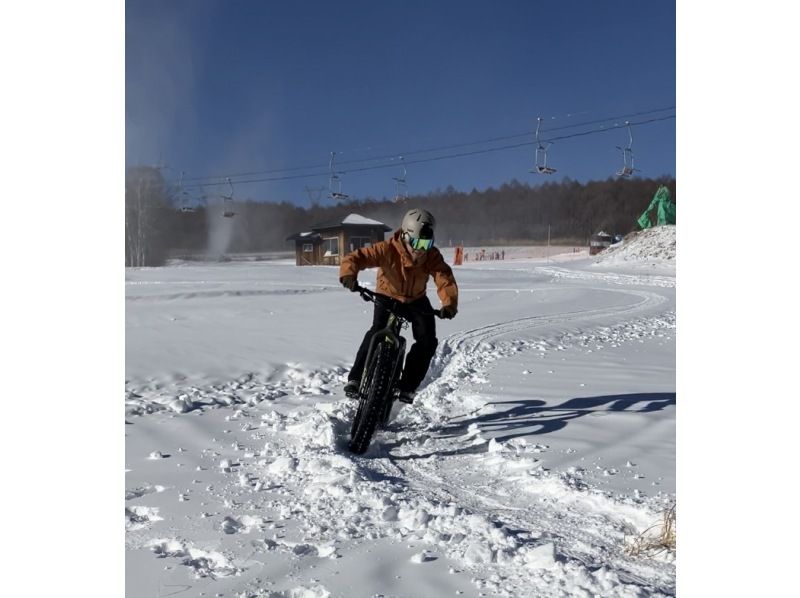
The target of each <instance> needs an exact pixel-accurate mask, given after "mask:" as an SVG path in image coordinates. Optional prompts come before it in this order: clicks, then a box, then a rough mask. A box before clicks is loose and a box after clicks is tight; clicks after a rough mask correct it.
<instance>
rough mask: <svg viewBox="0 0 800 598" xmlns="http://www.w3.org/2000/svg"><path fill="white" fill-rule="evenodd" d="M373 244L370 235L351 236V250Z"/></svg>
mask: <svg viewBox="0 0 800 598" xmlns="http://www.w3.org/2000/svg"><path fill="white" fill-rule="evenodd" d="M370 245H372V239H371V238H370V237H350V251H355V250H356V249H361V248H362V247H369V246H370Z"/></svg>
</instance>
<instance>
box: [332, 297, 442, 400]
mask: <svg viewBox="0 0 800 598" xmlns="http://www.w3.org/2000/svg"><path fill="white" fill-rule="evenodd" d="M409 308H410V309H409ZM417 310H421V311H423V312H432V311H433V306H432V305H431V302H430V299H428V298H427V297H422V298H420V299H417V300H416V301H412V302H411V303H408V304H407V306H406V305H403V306H401V308H400V310H399V311H398V313H399V315H401V316H403V317H404V318H406V319H407V320H408V321H409V322H410V323H411V332H412V333H413V335H414V344H413V345H411V349H409V351H408V354H407V355H406V362H405V365H404V366H403V373H402V375H401V376H400V382H399V383H398V388H399V389H400V390H401V391H408V392H414V391H415V390H417V387H418V386H419V385H420V384H421V383H422V379H423V378H425V374H426V373H428V366H430V364H431V359H433V354H434V353H436V346H437V345H438V344H439V341H438V339H437V338H436V320H435V319H434V316H433V314H430V313H428V314H422V313H420V312H419V311H417ZM388 321H389V310H387V309H386V308H384V307H383V306H382V305H380V304H379V303H376V304H375V313H374V315H373V318H372V328H370V329H369V330H368V331H367V333H366V334H365V335H364V340H363V341H361V346H360V347H359V348H358V353H356V360H355V363H353V368H352V369H351V370H350V374H348V376H347V378H348V380H356V381H360V380H361V375H362V374H363V373H364V365H365V362H366V360H367V351H369V342H370V340H372V335H373V334H375V333H376V332H378V331H379V330H382V329H383V328H385V327H386V323H387V322H388Z"/></svg>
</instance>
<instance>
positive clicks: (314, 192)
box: [306, 185, 327, 206]
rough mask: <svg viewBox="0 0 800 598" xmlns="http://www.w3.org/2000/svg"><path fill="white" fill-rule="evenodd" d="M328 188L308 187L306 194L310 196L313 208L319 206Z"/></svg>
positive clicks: (309, 199)
mask: <svg viewBox="0 0 800 598" xmlns="http://www.w3.org/2000/svg"><path fill="white" fill-rule="evenodd" d="M326 188H327V187H309V186H307V185H306V193H307V194H308V201H310V202H311V205H312V206H318V205H319V200H320V198H321V197H322V192H323V191H325V189H326Z"/></svg>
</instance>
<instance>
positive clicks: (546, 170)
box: [530, 116, 556, 174]
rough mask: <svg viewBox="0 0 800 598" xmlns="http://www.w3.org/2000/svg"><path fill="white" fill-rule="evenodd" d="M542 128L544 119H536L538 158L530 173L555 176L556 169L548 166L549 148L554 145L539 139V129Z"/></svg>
mask: <svg viewBox="0 0 800 598" xmlns="http://www.w3.org/2000/svg"><path fill="white" fill-rule="evenodd" d="M541 126H542V117H541V116H539V117H537V118H536V157H535V163H534V166H533V168H532V169H531V170H530V172H535V173H536V174H553V173H554V172H556V169H555V168H553V167H552V166H548V165H547V148H548V147H550V146H551V145H553V144H552V143H550V142H544V143H543V142H542V141H541V140H540V139H539V128H540V127H541Z"/></svg>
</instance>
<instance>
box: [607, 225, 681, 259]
mask: <svg viewBox="0 0 800 598" xmlns="http://www.w3.org/2000/svg"><path fill="white" fill-rule="evenodd" d="M669 260H672V261H674V260H675V225H674V224H667V225H664V226H656V227H653V228H648V229H645V230H641V231H636V232H632V233H630V234H628V235H626V236H625V238H624V239H623V240H622V242H620V243H617V244H615V245H612V246H611V247H609V248H608V249H606V250H605V251H603V252H602V253H600V254H599V257H598V258H597V259H596V260H595V263H598V264H604V265H611V264H620V263H626V262H648V261H649V262H654V261H669Z"/></svg>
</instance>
